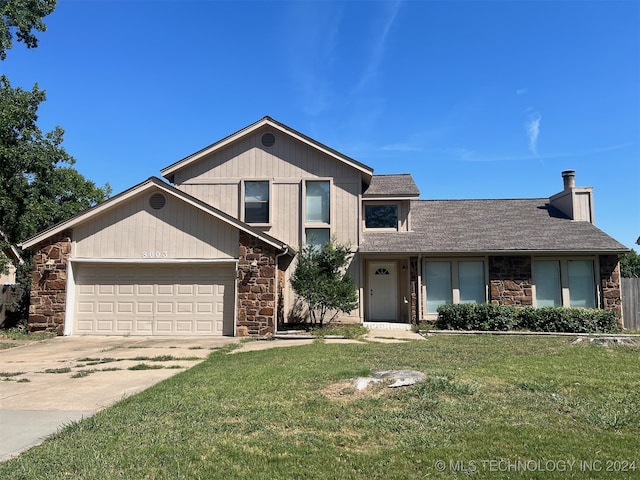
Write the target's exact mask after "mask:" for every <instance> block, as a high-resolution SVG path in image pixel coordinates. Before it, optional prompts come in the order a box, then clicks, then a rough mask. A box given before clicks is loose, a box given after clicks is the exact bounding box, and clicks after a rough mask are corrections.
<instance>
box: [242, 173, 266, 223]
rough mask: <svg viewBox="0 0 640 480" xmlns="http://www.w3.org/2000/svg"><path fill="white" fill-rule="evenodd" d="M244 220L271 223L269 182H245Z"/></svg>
mask: <svg viewBox="0 0 640 480" xmlns="http://www.w3.org/2000/svg"><path fill="white" fill-rule="evenodd" d="M244 221H245V222H247V223H269V182H268V181H257V182H256V181H245V182H244Z"/></svg>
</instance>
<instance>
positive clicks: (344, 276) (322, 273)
mask: <svg viewBox="0 0 640 480" xmlns="http://www.w3.org/2000/svg"><path fill="white" fill-rule="evenodd" d="M351 257H352V253H351V250H350V249H349V247H348V246H346V245H339V244H337V243H336V242H335V240H333V241H331V242H327V243H325V244H324V245H322V247H318V246H315V245H306V246H304V247H303V248H302V249H301V250H300V251H298V265H297V266H296V269H295V271H294V272H293V276H292V277H291V286H292V287H293V290H294V291H295V292H296V294H297V295H298V296H299V297H300V298H301V299H302V301H303V302H304V303H305V304H306V306H307V308H308V311H309V316H310V319H311V322H312V324H314V325H319V326H320V327H322V326H323V324H324V323H325V317H326V316H327V314H328V313H329V312H333V313H332V315H331V317H330V318H329V320H328V321H327V323H330V322H331V321H333V320H334V319H335V318H336V317H337V316H338V313H340V312H344V313H348V312H350V311H352V310H354V309H355V308H357V307H358V290H357V288H356V285H355V283H354V282H353V280H352V279H351V277H350V276H349V274H348V273H347V272H346V269H347V266H348V265H349V262H350V260H351Z"/></svg>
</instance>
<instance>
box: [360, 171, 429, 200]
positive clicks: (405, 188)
mask: <svg viewBox="0 0 640 480" xmlns="http://www.w3.org/2000/svg"><path fill="white" fill-rule="evenodd" d="M418 196H420V190H419V189H418V187H417V186H416V182H414V181H413V177H412V176H411V174H409V173H401V174H396V175H374V176H373V177H371V184H370V185H369V187H368V188H367V190H365V192H364V194H363V197H364V198H372V197H374V198H375V197H418Z"/></svg>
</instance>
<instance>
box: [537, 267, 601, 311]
mask: <svg viewBox="0 0 640 480" xmlns="http://www.w3.org/2000/svg"><path fill="white" fill-rule="evenodd" d="M533 283H534V285H535V291H536V294H535V300H536V303H535V304H536V306H537V307H561V306H565V307H583V308H595V307H596V284H595V272H594V262H593V260H592V259H588V260H584V259H571V260H555V259H554V260H547V259H544V260H534V262H533Z"/></svg>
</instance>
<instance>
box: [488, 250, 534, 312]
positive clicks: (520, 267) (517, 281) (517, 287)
mask: <svg viewBox="0 0 640 480" xmlns="http://www.w3.org/2000/svg"><path fill="white" fill-rule="evenodd" d="M489 281H490V292H489V300H490V301H491V303H493V304H500V305H518V306H525V305H532V304H533V290H532V288H531V257H529V256H498V257H489Z"/></svg>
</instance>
